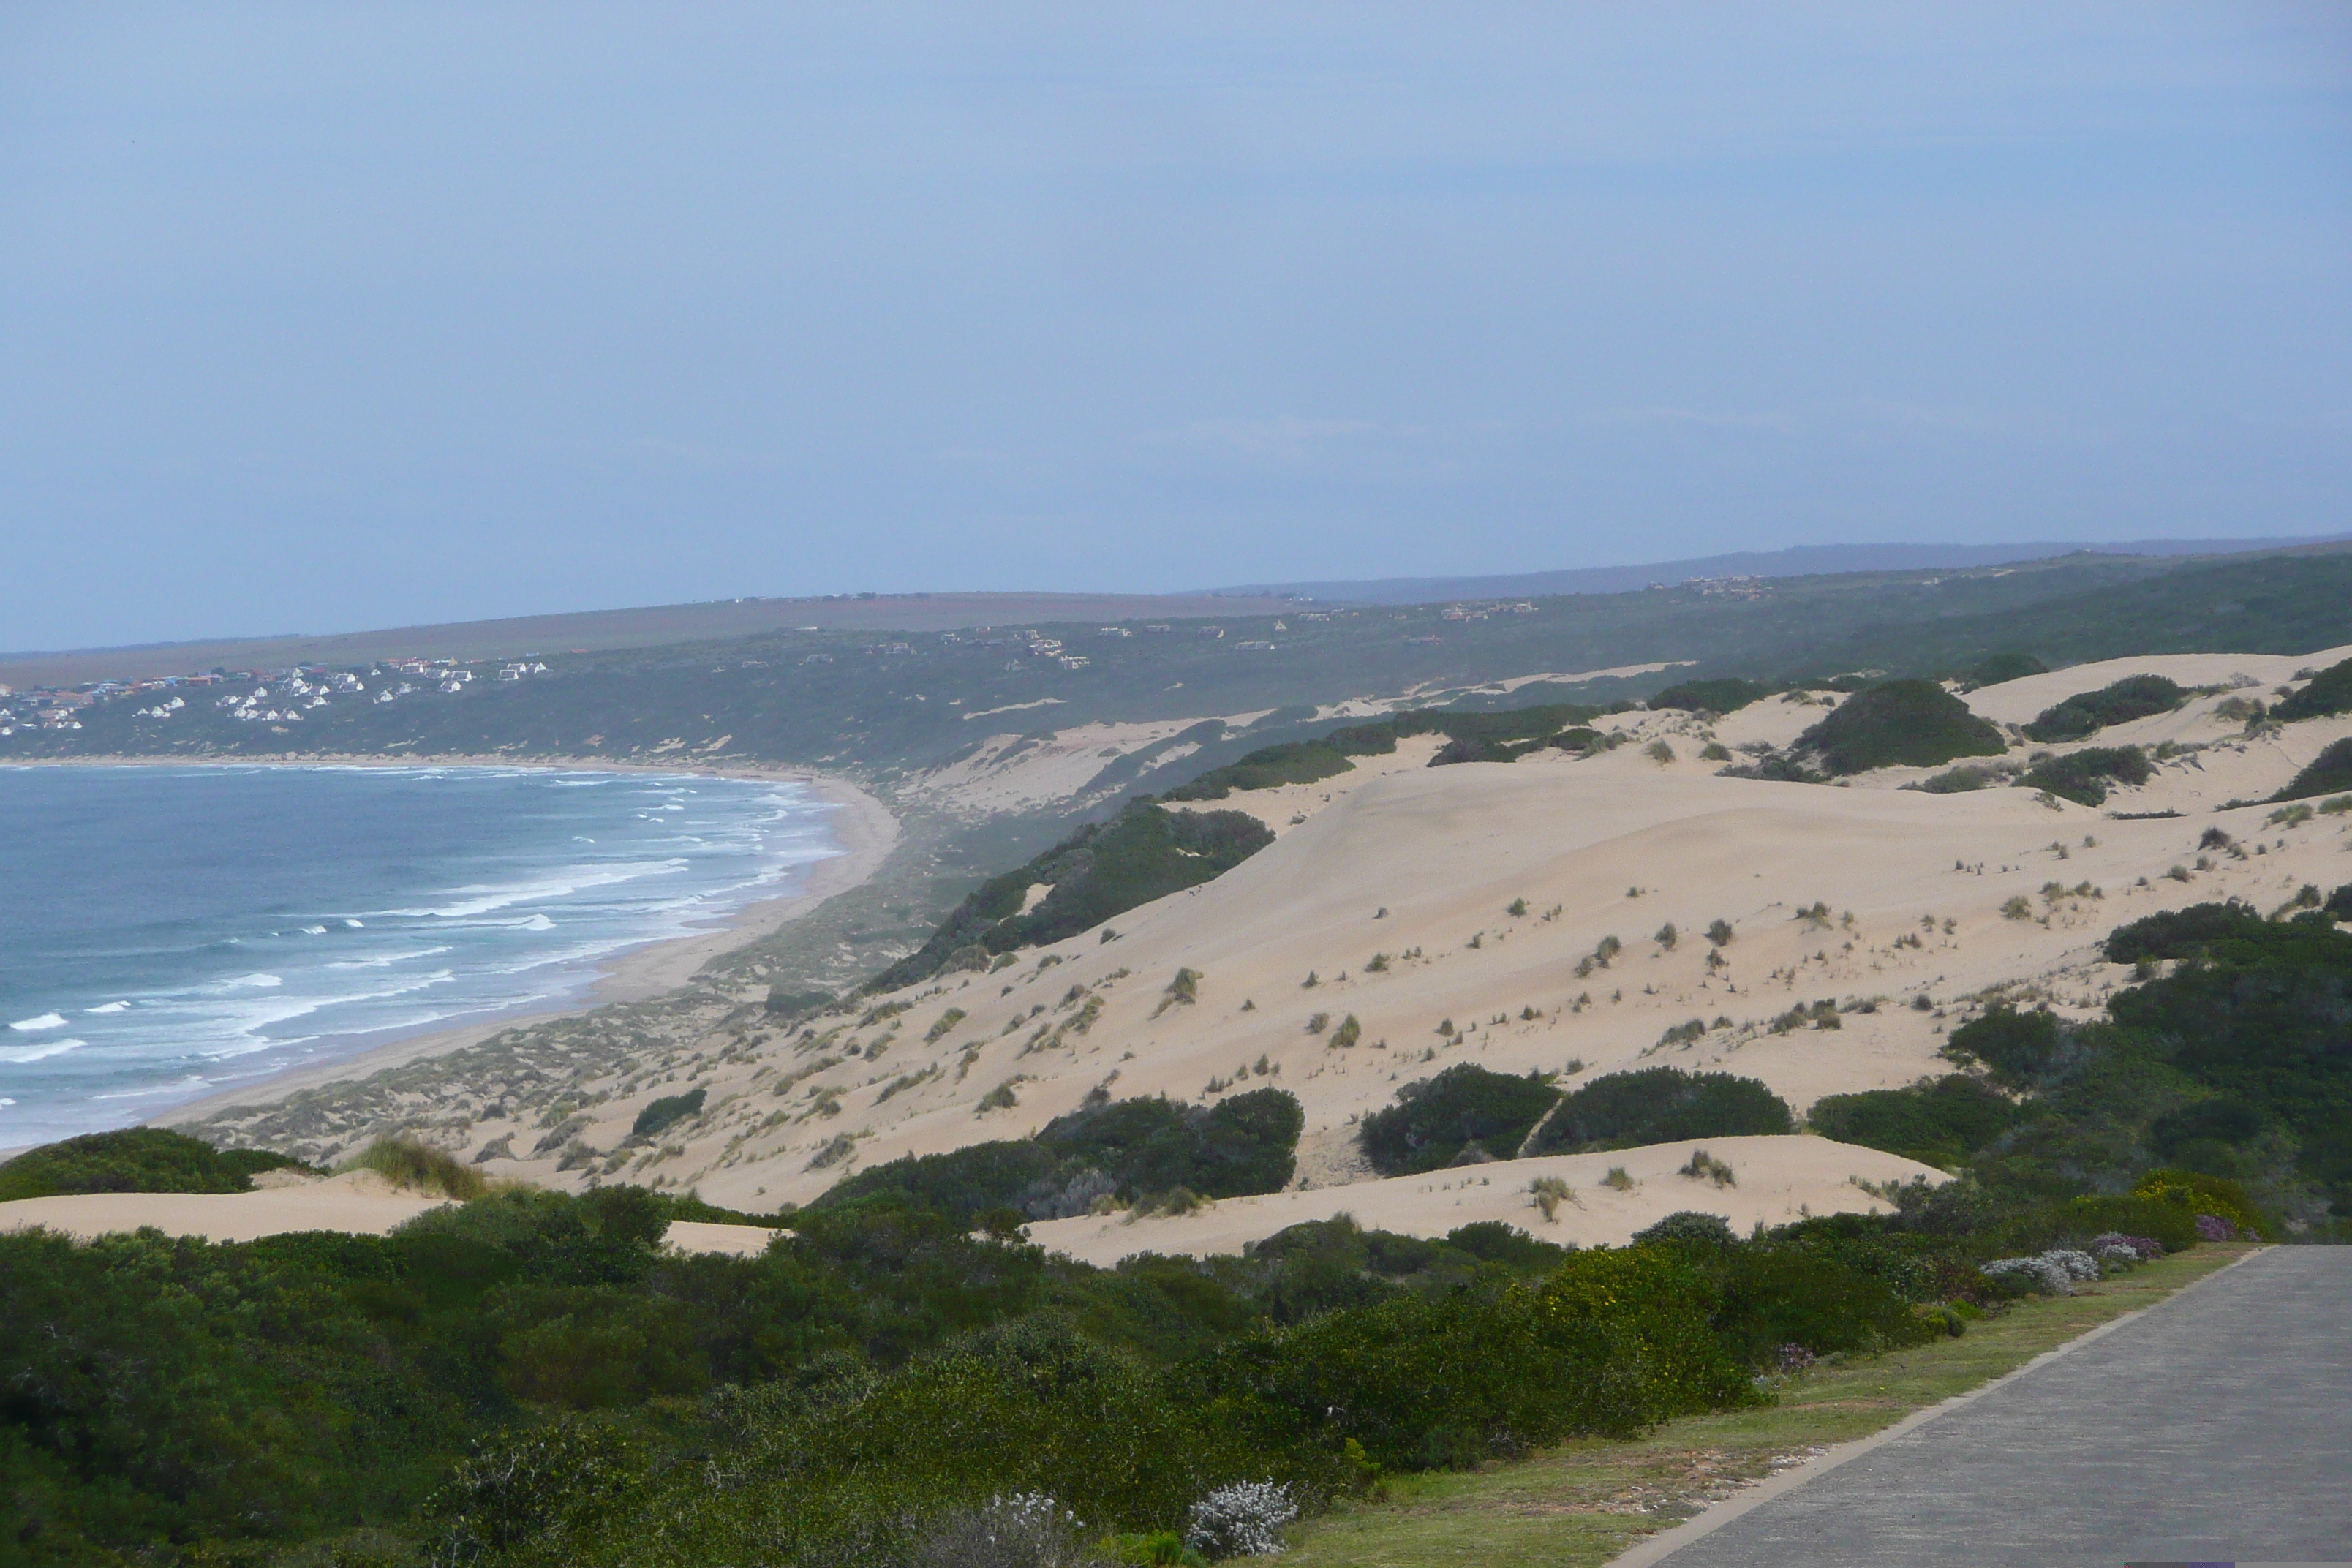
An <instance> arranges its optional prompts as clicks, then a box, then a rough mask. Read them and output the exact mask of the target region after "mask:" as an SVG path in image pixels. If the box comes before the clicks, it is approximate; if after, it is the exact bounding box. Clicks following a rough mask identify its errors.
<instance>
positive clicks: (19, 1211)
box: [0, 1171, 449, 1241]
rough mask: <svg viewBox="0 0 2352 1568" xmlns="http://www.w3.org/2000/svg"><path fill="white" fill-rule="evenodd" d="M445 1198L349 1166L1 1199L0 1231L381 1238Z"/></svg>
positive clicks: (224, 1238) (217, 1237)
mask: <svg viewBox="0 0 2352 1568" xmlns="http://www.w3.org/2000/svg"><path fill="white" fill-rule="evenodd" d="M448 1201H449V1200H448V1199H446V1198H436V1197H426V1196H424V1195H423V1194H417V1193H414V1192H405V1191H403V1190H401V1189H399V1188H397V1187H394V1186H393V1185H392V1184H390V1183H389V1182H386V1181H385V1180H384V1179H383V1177H382V1176H379V1175H377V1174H376V1173H374V1172H373V1171H352V1172H350V1173H346V1174H344V1175H341V1176H329V1177H327V1178H325V1179H324V1180H322V1181H316V1182H305V1183H302V1184H299V1185H289V1186H274V1187H267V1188H264V1189H263V1190H262V1191H260V1192H256V1193H84V1194H76V1195H74V1196H71V1197H61V1198H19V1199H17V1200H16V1202H15V1203H7V1204H0V1229H5V1230H24V1229H28V1228H30V1227H32V1226H42V1227H44V1228H46V1229H49V1230H54V1231H59V1232H62V1233H63V1234H65V1235H68V1236H79V1237H97V1236H105V1235H109V1234H111V1233H113V1232H117V1231H125V1230H138V1229H140V1228H141V1227H142V1226H154V1227H155V1228H156V1229H157V1230H160V1231H162V1232H163V1233H164V1234H165V1235H167V1236H201V1237H209V1238H210V1239H212V1240H214V1241H251V1240H253V1239H255V1238H256V1237H264V1236H278V1235H280V1234H283V1233H285V1232H287V1231H297V1230H341V1231H349V1232H352V1234H354V1235H359V1236H383V1235H386V1234H388V1233H389V1232H391V1231H393V1230H395V1229H397V1228H398V1227H400V1226H403V1225H405V1224H407V1223H408V1222H409V1221H410V1220H412V1219H415V1217H416V1216H417V1215H421V1214H425V1213H426V1212H428V1211H430V1210H433V1209H436V1208H440V1207H442V1206H443V1205H446V1203H447V1202H448Z"/></svg>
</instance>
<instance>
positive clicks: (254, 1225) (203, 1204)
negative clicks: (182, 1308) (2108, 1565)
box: [0, 1171, 773, 1256]
mask: <svg viewBox="0 0 2352 1568" xmlns="http://www.w3.org/2000/svg"><path fill="white" fill-rule="evenodd" d="M448 1202H449V1200H448V1199H446V1198H436V1197H426V1196H424V1195H422V1194H417V1193H414V1192H409V1191H405V1190H403V1189H401V1188H398V1187H395V1186H394V1185H393V1184H390V1183H389V1182H387V1181H385V1180H384V1179H383V1177H382V1176H380V1175H378V1174H376V1173H374V1172H373V1171H352V1172H347V1173H344V1174H342V1175H340V1176H328V1177H325V1178H323V1179H321V1180H318V1181H308V1182H293V1183H287V1184H279V1185H271V1186H267V1187H265V1188H263V1189H262V1190H261V1191H259V1192H253V1193H85V1194H76V1195H74V1196H71V1197H58V1198H19V1199H17V1200H16V1202H14V1203H5V1204H0V1231H5V1230H30V1229H34V1228H36V1227H37V1228H40V1229H44V1230H53V1231H56V1232H58V1233H59V1234H60V1235H64V1236H72V1237H81V1238H82V1239H84V1240H90V1239H93V1238H95V1237H101V1236H109V1235H114V1234H118V1233H120V1232H123V1231H131V1230H139V1229H142V1228H144V1227H147V1226H152V1227H153V1228H155V1229H157V1230H160V1231H162V1232H163V1234H164V1235H166V1236H194V1237H205V1239H207V1240H211V1241H253V1240H256V1239H257V1238H259V1237H265V1236H283V1235H287V1234H289V1233H291V1232H295V1231H305V1230H337V1231H343V1232H345V1233H347V1234H350V1235H353V1236H388V1235H390V1234H391V1233H392V1232H393V1231H394V1230H397V1229H398V1228H400V1226H404V1225H405V1224H407V1223H408V1222H409V1221H410V1220H412V1219H415V1217H416V1216H417V1215H421V1214H426V1213H430V1212H431V1211H432V1210H434V1209H437V1208H442V1207H446V1205H447V1204H448ZM772 1234H773V1233H772V1232H771V1231H767V1230H763V1229H761V1228H759V1227H757V1226H743V1225H706V1224H702V1223H699V1222H689V1221H683V1220H681V1221H678V1222H677V1223H674V1224H673V1225H671V1226H670V1227H669V1231H668V1233H667V1236H666V1237H664V1238H663V1239H664V1241H665V1242H666V1244H667V1245H668V1246H670V1247H675V1248H677V1249H678V1250H679V1251H682V1252H730V1253H735V1254H737V1255H739V1256H752V1255H756V1254H757V1253H759V1252H760V1251H761V1250H762V1249H763V1248H764V1247H766V1246H767V1245H768V1240H769V1237H771V1236H772Z"/></svg>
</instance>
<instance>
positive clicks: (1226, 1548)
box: [1184, 1481, 1298, 1558]
mask: <svg viewBox="0 0 2352 1568" xmlns="http://www.w3.org/2000/svg"><path fill="white" fill-rule="evenodd" d="M1297 1517H1298V1505H1297V1503H1295V1502H1293V1501H1292V1500H1291V1499H1290V1489H1289V1488H1288V1487H1287V1486H1284V1485H1281V1484H1279V1483H1277V1482H1274V1481H1234V1483H1232V1484H1231V1485H1229V1486H1222V1487H1219V1488H1218V1489H1216V1490H1214V1491H1213V1492H1211V1493H1210V1494H1209V1495H1208V1496H1207V1497H1204V1498H1202V1500H1200V1501H1199V1502H1196V1503H1194V1504H1193V1505H1192V1519H1191V1521H1190V1522H1188V1523H1187V1524H1186V1525H1185V1527H1184V1544H1185V1545H1187V1546H1189V1547H1191V1548H1192V1550H1193V1551H1195V1552H1199V1553H1200V1554H1201V1555H1202V1556H1203V1557H1211V1558H1216V1557H1271V1556H1273V1555H1275V1553H1276V1552H1280V1551H1281V1550H1282V1533H1281V1532H1282V1527H1283V1526H1284V1525H1286V1524H1288V1523H1289V1522H1290V1521H1292V1520H1294V1519H1297Z"/></svg>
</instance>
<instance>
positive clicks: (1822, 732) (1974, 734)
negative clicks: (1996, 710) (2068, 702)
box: [1793, 680, 2009, 774]
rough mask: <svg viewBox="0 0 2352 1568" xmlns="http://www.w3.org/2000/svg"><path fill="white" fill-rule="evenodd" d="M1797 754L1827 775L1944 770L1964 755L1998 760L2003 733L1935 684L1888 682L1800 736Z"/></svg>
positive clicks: (2004, 748) (1857, 694)
mask: <svg viewBox="0 0 2352 1568" xmlns="http://www.w3.org/2000/svg"><path fill="white" fill-rule="evenodd" d="M1793 749H1794V750H1796V751H1798V752H1809V753H1811V754H1812V755H1813V756H1815V757H1817V758H1818V759H1819V760H1820V763H1821V766H1822V769H1823V771H1825V772H1827V773H1832V774H1839V773H1864V772H1867V771H1868V770H1870V769H1872V768H1886V767H1915V768H1932V767H1941V766H1942V765H1943V764H1944V763H1949V762H1953V761H1956V760H1958V758H1961V757H1997V756H1999V755H2000V754H2001V753H2002V752H2005V751H2007V750H2008V749H2009V744H2008V742H2006V741H2004V740H2002V739H2001V733H2000V731H1999V730H1997V729H1995V728H1994V727H1993V726H1992V725H1991V724H1990V722H1988V721H1985V720H1982V719H1979V718H1978V717H1977V716H1976V715H1975V714H1974V713H1971V712H1969V705H1968V704H1967V703H1965V702H1963V701H1961V700H1959V699H1958V698H1957V697H1955V696H1953V695H1952V694H1951V693H1950V692H1948V691H1947V690H1945V689H1943V688H1942V687H1941V686H1939V685H1937V683H1936V682H1934V681H1932V680H1888V681H1882V682H1881V683H1879V684H1878V685H1876V686H1873V687H1869V688H1867V689H1864V690H1861V691H1857V692H1855V693H1854V694H1853V696H1852V697H1850V698H1848V699H1846V700H1845V701H1844V702H1843V703H1842V704H1840V705H1839V706H1838V707H1837V708H1836V709H1835V710H1832V712H1831V714H1830V716H1829V717H1828V718H1826V719H1824V720H1822V721H1821V722H1820V723H1818V724H1815V725H1814V726H1813V727H1812V728H1811V729H1810V730H1807V731H1805V732H1804V733H1803V734H1801V735H1799V736H1798V737H1797V740H1796V742H1795V746H1794V748H1793Z"/></svg>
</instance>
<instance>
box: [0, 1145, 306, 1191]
mask: <svg viewBox="0 0 2352 1568" xmlns="http://www.w3.org/2000/svg"><path fill="white" fill-rule="evenodd" d="M289 1168H291V1169H294V1170H298V1171H299V1170H302V1169H305V1167H304V1166H303V1164H302V1162H300V1161H299V1160H295V1159H291V1158H289V1157H288V1156H286V1155H284V1154H273V1153H271V1152H268V1150H266V1149H215V1148H214V1147H213V1146H212V1145H211V1144H209V1143H207V1142H204V1141H203V1140H202V1139H198V1138H191V1137H189V1136H188V1135H187V1134H185V1133H184V1132H173V1131H168V1130H166V1129H164V1128H161V1127H132V1128H128V1129H126V1130H124V1131H120V1132H92V1133H89V1134H87V1135H86V1136H83V1137H80V1138H68V1139H67V1140H66V1141H65V1142H62V1143H45V1144H43V1145H42V1146H41V1147H40V1148H38V1149H33V1150H28V1151H26V1152H24V1153H22V1154H19V1155H17V1156H16V1158H15V1159H13V1160H11V1161H9V1162H8V1163H6V1164H5V1165H0V1203H5V1202H8V1201H10V1200H11V1199H15V1198H47V1197H55V1196H58V1195H59V1194H66V1193H249V1192H251V1191H252V1190H253V1177H254V1176H255V1174H256V1173H259V1172H262V1171H278V1170H285V1169H289Z"/></svg>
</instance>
